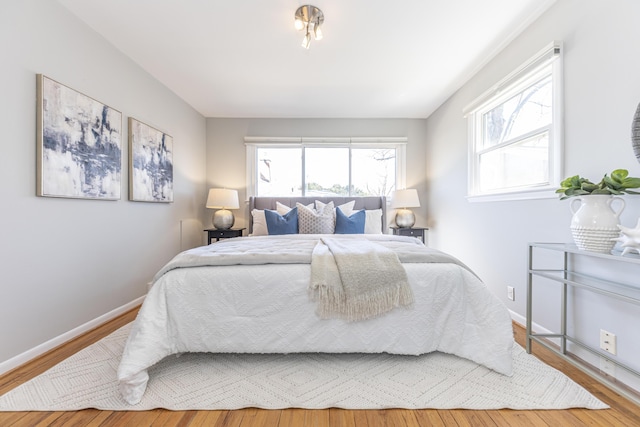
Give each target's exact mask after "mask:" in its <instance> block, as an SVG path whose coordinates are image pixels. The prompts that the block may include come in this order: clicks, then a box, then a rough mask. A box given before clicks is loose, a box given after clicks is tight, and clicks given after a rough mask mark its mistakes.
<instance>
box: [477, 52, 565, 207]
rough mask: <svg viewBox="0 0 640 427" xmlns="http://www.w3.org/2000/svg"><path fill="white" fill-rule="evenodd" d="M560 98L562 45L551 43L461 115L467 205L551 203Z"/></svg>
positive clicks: (559, 141) (558, 156)
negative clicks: (525, 201) (466, 123)
mask: <svg viewBox="0 0 640 427" xmlns="http://www.w3.org/2000/svg"><path fill="white" fill-rule="evenodd" d="M561 93H562V79H561V61H560V45H559V44H558V43H553V44H552V45H551V46H549V47H547V48H545V49H544V50H543V51H541V52H540V53H539V54H538V55H536V56H535V57H533V58H532V59H530V60H529V61H528V62H527V63H526V64H524V65H523V66H521V67H520V68H518V69H517V70H516V71H514V72H513V73H511V74H510V75H509V76H507V78H505V79H504V80H503V81H501V82H500V83H498V84H497V85H496V87H494V88H492V89H491V90H490V91H488V92H487V93H485V94H483V95H482V96H481V97H480V98H479V99H477V100H476V101H474V102H473V103H472V105H471V106H469V107H467V108H466V109H465V111H466V115H467V117H468V120H469V199H470V200H472V201H477V200H509V199H524V198H541V197H555V194H554V192H553V191H554V190H555V188H557V186H558V185H559V180H560V175H561V165H562V158H561V156H562V130H561V117H562V111H561V96H560V95H561Z"/></svg>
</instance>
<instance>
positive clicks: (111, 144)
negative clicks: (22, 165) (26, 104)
mask: <svg viewBox="0 0 640 427" xmlns="http://www.w3.org/2000/svg"><path fill="white" fill-rule="evenodd" d="M36 89H37V109H36V121H37V125H36V140H37V143H36V156H37V161H36V175H37V176H36V195H37V196H42V197H63V198H78V199H95V200H119V199H120V195H121V176H122V113H121V112H120V111H118V110H116V109H114V108H112V107H109V106H108V105H106V104H103V103H101V102H100V101H97V100H95V99H93V98H91V97H89V96H87V95H84V94H82V93H80V92H78V91H76V90H75V89H72V88H70V87H69V86H66V85H64V84H62V83H60V82H57V81H55V80H53V79H51V78H49V77H47V76H45V75H43V74H37V75H36Z"/></svg>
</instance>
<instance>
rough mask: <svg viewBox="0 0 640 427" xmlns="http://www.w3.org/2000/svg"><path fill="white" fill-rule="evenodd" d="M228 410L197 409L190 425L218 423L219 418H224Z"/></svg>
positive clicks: (206, 425) (195, 426) (206, 426)
mask: <svg viewBox="0 0 640 427" xmlns="http://www.w3.org/2000/svg"><path fill="white" fill-rule="evenodd" d="M227 412H228V411H196V415H195V416H194V417H193V418H192V419H191V423H189V427H210V426H213V425H216V424H217V423H218V420H219V419H221V418H224V417H225V416H226V415H227Z"/></svg>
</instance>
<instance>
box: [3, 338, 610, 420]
mask: <svg viewBox="0 0 640 427" xmlns="http://www.w3.org/2000/svg"><path fill="white" fill-rule="evenodd" d="M129 329H130V325H126V326H124V327H122V328H120V329H119V330H117V331H116V332H114V333H112V334H111V335H109V336H107V337H105V338H103V339H102V340H100V341H99V342H97V343H95V344H93V345H91V346H89V347H87V348H85V349H84V350H82V351H80V352H78V353H76V354H75V355H73V356H71V357H69V358H68V359H66V360H64V361H63V362H61V363H60V364H58V365H56V366H54V367H53V368H51V369H50V370H48V371H47V372H45V373H43V374H42V375H39V376H37V377H35V378H33V379H32V380H31V381H29V382H27V383H25V384H23V385H21V386H19V387H17V388H15V389H13V390H11V391H9V392H8V393H6V394H4V395H3V396H0V410H2V411H75V410H81V409H86V408H96V409H102V410H113V411H123V410H131V411H140V410H148V409H154V408H165V409H170V410H214V409H239V408H247V407H255V408H264V409H282V408H308V409H323V408H331V407H334V408H344V409H386V408H405V409H420V408H437V409H454V408H460V409H503V408H510V409H566V408H574V407H581V408H589V409H604V408H608V406H607V405H605V404H604V403H603V402H601V401H600V400H598V399H596V398H595V397H594V396H593V395H591V394H590V393H589V392H587V391H586V390H585V389H583V388H582V387H581V386H579V385H578V384H576V383H575V382H573V381H572V380H571V379H569V378H568V377H567V376H565V375H564V374H562V373H561V372H559V371H557V370H555V369H553V368H551V367H549V366H548V365H546V364H544V363H542V362H541V361H540V360H538V359H537V358H536V357H534V356H532V355H530V354H527V353H526V352H525V351H524V350H523V349H522V347H520V346H518V345H516V346H515V347H514V356H513V357H514V372H515V373H514V375H513V376H512V377H506V376H503V375H500V374H498V373H495V372H493V371H491V370H489V369H487V368H484V367H482V366H479V365H477V364H476V363H474V362H470V361H469V360H466V359H462V358H459V357H457V356H452V355H448V354H443V353H438V352H436V353H431V354H426V355H423V356H417V357H416V356H398V355H388V354H288V355H283V354H275V355H274V354H271V355H269V354H267V355H259V354H201V353H191V354H183V355H182V356H179V357H178V356H171V357H168V358H166V359H164V360H163V361H161V362H160V363H158V364H157V365H155V366H154V367H153V368H152V369H150V370H149V376H150V378H151V379H150V380H149V384H148V387H147V391H146V392H145V395H144V397H143V399H142V401H141V402H140V403H139V404H137V405H135V406H131V405H128V404H127V403H126V402H125V401H124V400H123V399H122V398H121V397H120V395H119V393H118V385H117V381H116V371H117V368H118V363H119V361H120V355H121V354H122V350H123V347H124V343H125V340H126V337H127V334H128V332H129Z"/></svg>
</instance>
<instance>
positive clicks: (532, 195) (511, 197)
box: [467, 188, 558, 203]
mask: <svg viewBox="0 0 640 427" xmlns="http://www.w3.org/2000/svg"><path fill="white" fill-rule="evenodd" d="M557 198H558V195H557V194H556V188H544V189H540V190H527V191H513V192H509V193H495V194H477V195H472V196H467V201H468V202H470V203H477V202H508V201H515V200H535V199H557Z"/></svg>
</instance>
